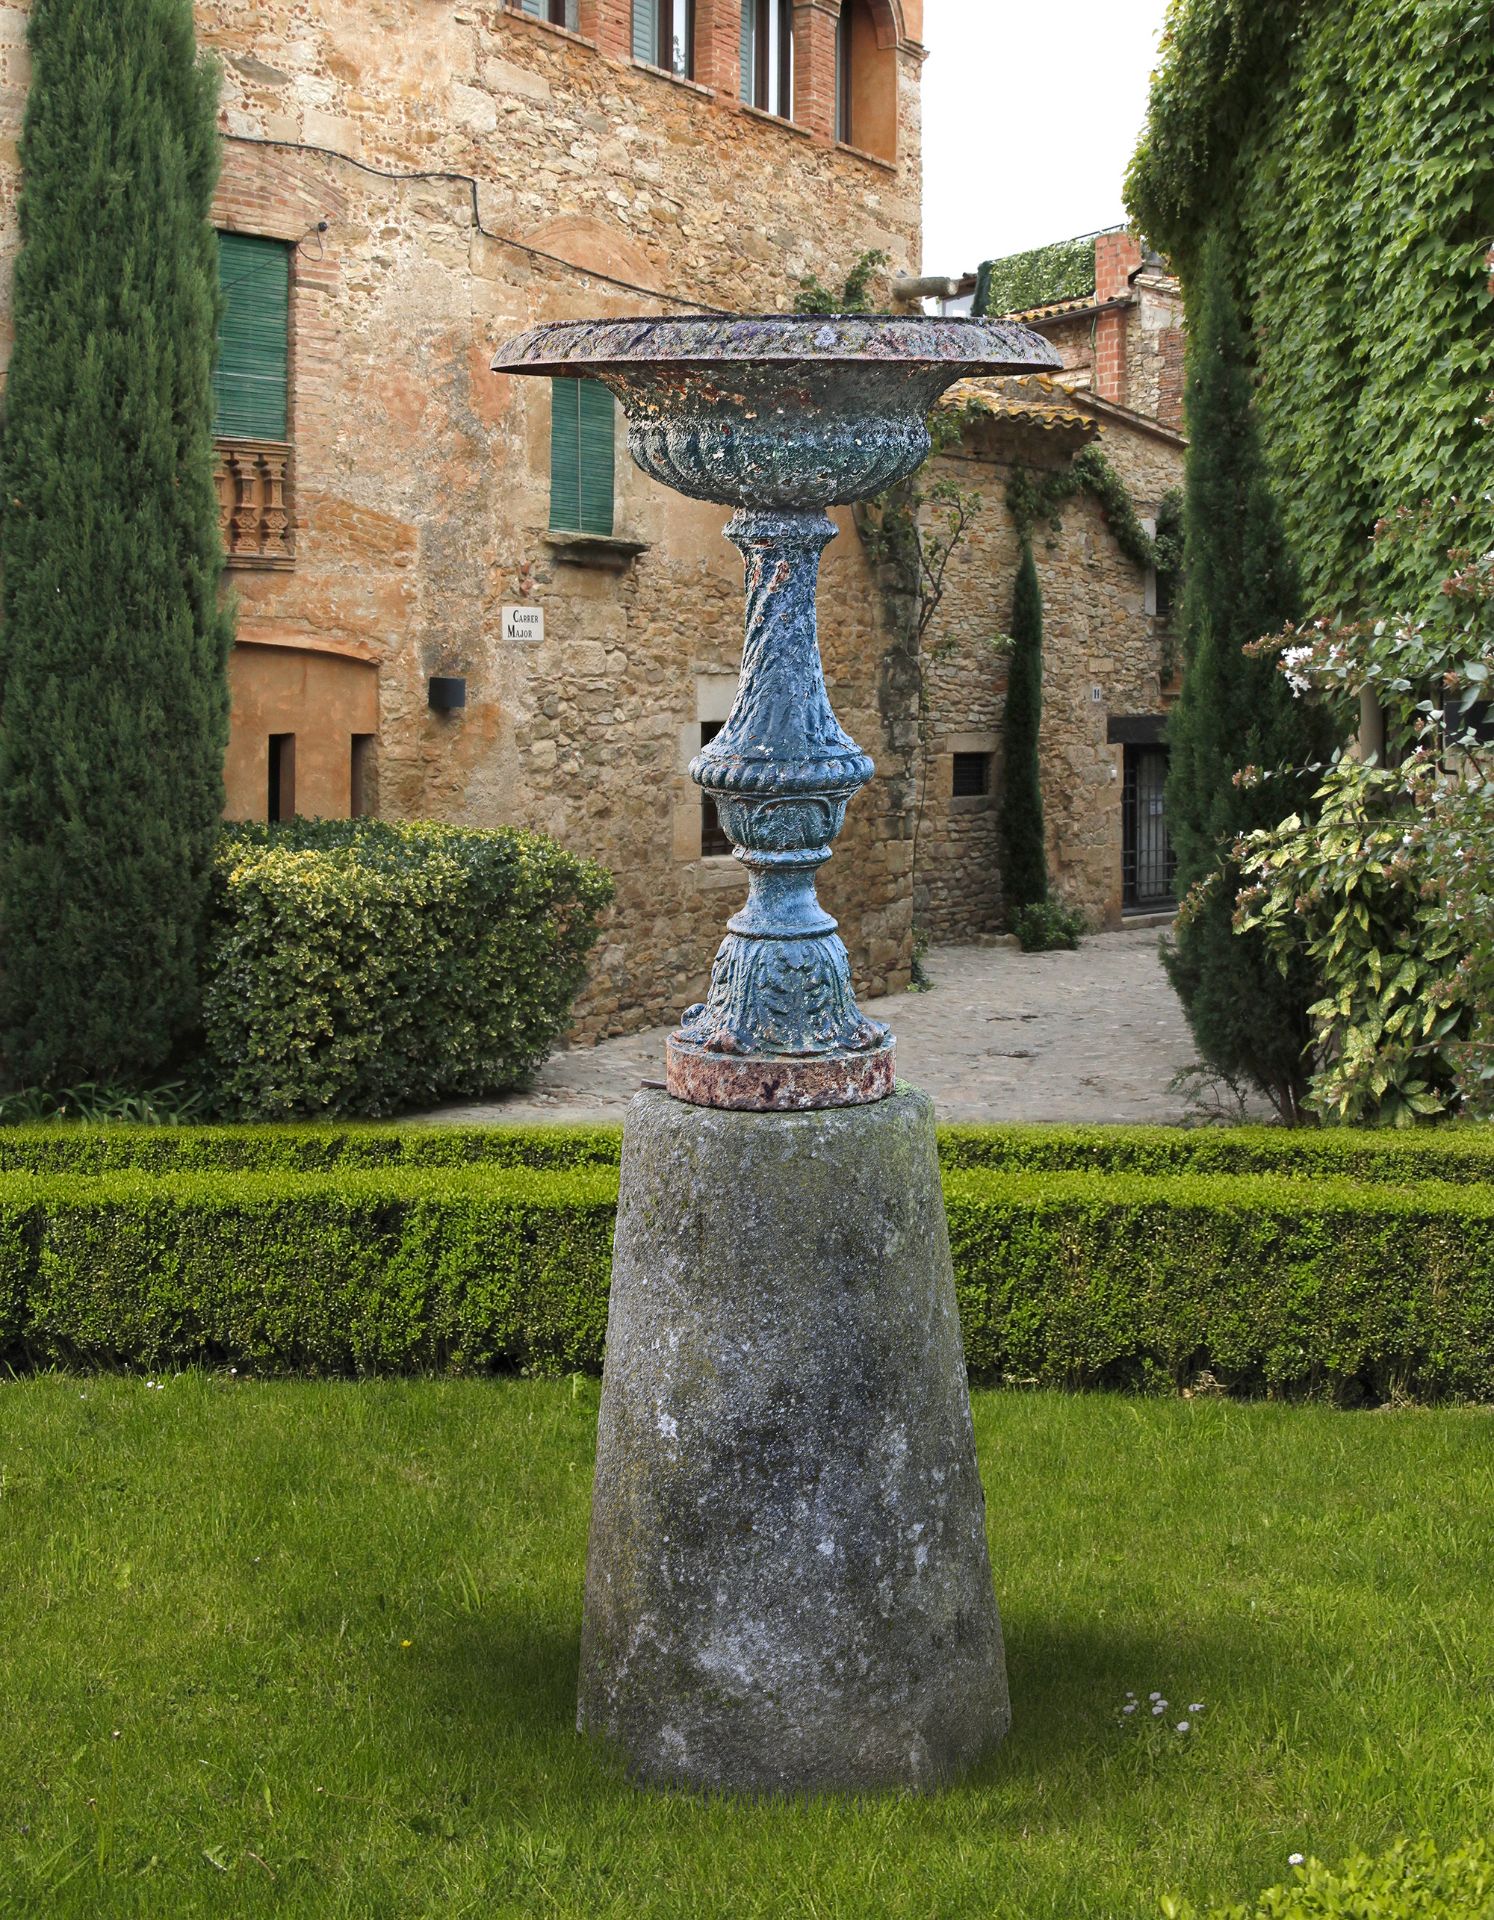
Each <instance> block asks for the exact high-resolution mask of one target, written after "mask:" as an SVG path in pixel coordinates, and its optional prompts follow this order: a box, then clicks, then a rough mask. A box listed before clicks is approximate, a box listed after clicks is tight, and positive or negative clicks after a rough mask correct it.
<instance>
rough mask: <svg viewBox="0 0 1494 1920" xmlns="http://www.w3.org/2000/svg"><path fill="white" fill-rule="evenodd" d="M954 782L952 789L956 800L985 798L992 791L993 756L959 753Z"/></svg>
mask: <svg viewBox="0 0 1494 1920" xmlns="http://www.w3.org/2000/svg"><path fill="white" fill-rule="evenodd" d="M953 758H954V780H953V783H952V785H951V787H950V793H951V796H952V797H953V798H954V799H956V800H971V799H976V798H983V797H984V796H985V795H986V794H988V793H989V792H990V791H991V756H990V754H988V753H957V754H955V755H954V756H953Z"/></svg>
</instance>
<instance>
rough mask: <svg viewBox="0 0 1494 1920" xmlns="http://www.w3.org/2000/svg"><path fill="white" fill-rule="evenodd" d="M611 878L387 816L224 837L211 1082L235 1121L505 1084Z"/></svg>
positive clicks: (506, 844) (211, 949)
mask: <svg viewBox="0 0 1494 1920" xmlns="http://www.w3.org/2000/svg"><path fill="white" fill-rule="evenodd" d="M611 897H612V882H611V878H610V876H609V875H608V874H607V873H606V871H605V870H604V869H603V868H601V867H599V866H597V865H596V864H595V863H594V862H592V861H590V860H584V859H580V858H578V857H577V856H576V855H574V854H570V853H566V852H565V851H564V850H563V849H562V848H560V847H557V846H556V845H555V844H554V843H553V842H552V841H550V840H547V839H545V838H544V837H543V836H542V835H540V834H534V833H522V832H518V831H516V830H513V829H509V828H502V829H498V830H495V831H478V830H476V829H472V828H464V827H450V826H440V825H433V824H427V823H417V824H409V823H403V822H396V821H387V820H295V821H291V822H289V823H287V824H285V825H283V826H273V827H266V826H239V827H233V828H230V829H227V830H226V831H225V833H224V836H223V839H222V842H221V845H220V848H219V854H218V860H217V867H216V872H215V876H214V888H213V901H212V912H211V921H210V927H209V941H208V956H207V970H206V980H205V986H204V995H203V1003H204V1005H203V1012H204V1063H203V1064H204V1072H205V1076H206V1078H207V1081H208V1083H209V1084H210V1085H211V1086H212V1088H213V1091H214V1095H215V1099H216V1100H217V1103H218V1105H219V1106H220V1108H221V1110H222V1111H223V1112H224V1113H225V1114H227V1115H230V1116H233V1117H236V1118H240V1119H246V1120H281V1119H290V1118H293V1117H295V1116H297V1115H305V1114H318V1115H323V1116H326V1117H333V1116H337V1115H344V1114H358V1115H366V1116H377V1115H380V1114H388V1113H395V1112H398V1111H399V1110H400V1109H401V1108H407V1107H413V1106H418V1105H421V1104H429V1103H431V1102H433V1101H438V1100H443V1099H452V1098H476V1097H482V1096H486V1095H489V1094H494V1093H499V1092H501V1091H502V1090H503V1089H504V1088H506V1087H511V1086H514V1085H516V1084H517V1083H518V1082H520V1081H522V1080H523V1079H524V1078H525V1077H526V1075H528V1074H529V1073H530V1072H532V1071H533V1069H534V1068H535V1067H536V1066H537V1065H538V1064H539V1063H540V1061H541V1060H543V1059H544V1058H545V1056H546V1054H547V1053H548V1052H549V1051H550V1048H551V1047H552V1045H553V1044H554V1042H555V1039H556V1037H557V1035H558V1034H559V1033H560V1032H561V1031H562V1030H563V1028H564V1027H565V1025H566V1022H567V1020H568V1018H569V1015H570V1009H571V1002H572V1001H573V999H574V998H575V995H576V992H577V990H578V989H579V987H580V985H581V982H582V979H583V977H584V970H585V960H586V955H587V953H588V952H589V951H590V949H591V947H592V945H593V944H594V942H595V940H596V937H597V921H598V916H599V914H600V913H601V911H602V909H603V908H604V907H605V906H606V905H607V903H608V901H609V900H610V899H611Z"/></svg>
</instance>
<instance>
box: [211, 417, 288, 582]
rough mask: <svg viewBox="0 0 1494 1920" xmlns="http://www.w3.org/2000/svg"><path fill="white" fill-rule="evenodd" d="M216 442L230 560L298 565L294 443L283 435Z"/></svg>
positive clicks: (242, 563)
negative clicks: (292, 466) (291, 445)
mask: <svg viewBox="0 0 1494 1920" xmlns="http://www.w3.org/2000/svg"><path fill="white" fill-rule="evenodd" d="M214 445H215V447H216V449H217V455H218V458H217V464H216V467H215V469H214V478H215V480H216V483H217V488H218V519H219V523H220V525H221V526H222V529H223V551H224V554H225V556H226V557H227V561H228V564H229V566H231V567H291V566H294V565H295V560H296V540H295V518H294V514H293V511H292V496H291V480H292V474H291V448H290V446H289V445H288V444H286V443H285V442H284V441H279V440H228V439H219V440H217V441H215V442H214Z"/></svg>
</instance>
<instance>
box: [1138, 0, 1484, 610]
mask: <svg viewBox="0 0 1494 1920" xmlns="http://www.w3.org/2000/svg"><path fill="white" fill-rule="evenodd" d="M1491 98H1494V25H1491V19H1490V15H1489V11H1488V7H1487V5H1486V4H1485V3H1484V0H1480V3H1479V4H1472V5H1471V4H1470V0H1313V4H1312V5H1311V6H1306V7H1305V6H1303V5H1302V4H1301V0H1172V5H1171V9H1170V13H1169V19H1168V27H1167V32H1166V35H1165V38H1164V42H1163V51H1162V60H1161V64H1160V66H1159V69H1158V72H1157V74H1156V77H1155V79H1154V81H1153V85H1152V97H1151V107H1150V113H1149V118H1148V123H1147V128H1146V132H1145V134H1144V136H1143V140H1142V144H1141V146H1140V148H1139V150H1138V152H1137V154H1136V156H1135V158H1134V160H1133V161H1132V164H1131V169H1130V173H1129V175H1128V179H1127V204H1128V207H1129V209H1130V212H1131V214H1132V216H1133V217H1134V219H1135V220H1136V222H1137V224H1138V225H1139V226H1140V228H1141V229H1142V231H1143V232H1145V234H1146V235H1147V238H1148V239H1149V240H1150V241H1151V242H1152V244H1153V245H1155V246H1158V247H1160V248H1162V249H1164V250H1165V251H1167V252H1168V253H1170V254H1171V256H1172V259H1173V263H1174V265H1175V267H1176V268H1177V269H1178V270H1179V271H1180V272H1181V273H1182V276H1183V280H1184V286H1185V289H1186V287H1187V284H1188V280H1189V270H1190V267H1191V266H1193V265H1194V264H1195V263H1196V262H1197V260H1198V257H1199V252H1200V249H1201V247H1202V245H1203V242H1204V240H1205V239H1206V237H1207V236H1208V235H1209V234H1211V233H1213V232H1218V233H1219V234H1221V235H1222V237H1223V238H1224V240H1225V243H1226V245H1227V247H1228V249H1229V256H1230V258H1231V260H1232V262H1233V266H1234V271H1235V278H1236V288H1237V292H1238V294H1239V296H1240V299H1241V302H1242V307H1243V311H1244V314H1245V317H1246V320H1247V324H1248V326H1249V328H1250V330H1251V333H1252V335H1253V339H1254V351H1255V354H1256V360H1257V372H1258V382H1259V386H1258V391H1259V404H1260V411H1261V419H1262V425H1263V429H1264V432H1265V437H1266V443H1267V448H1268V453H1269V457H1270V460H1271V463H1272V466H1273V469H1274V472H1275V478H1276V482H1277V486H1278V490H1279V493H1280V499H1281V505H1282V508H1283V511H1284V514H1285V518H1286V524H1287V533H1288V537H1289V539H1290V541H1291V544H1292V547H1293V550H1294V553H1295V557H1296V559H1297V562H1298V565H1299V568H1300V570H1301V574H1302V578H1303V584H1304V591H1305V603H1306V605H1307V606H1308V607H1309V608H1311V609H1313V610H1315V611H1326V610H1329V609H1332V608H1334V607H1342V608H1344V609H1346V610H1349V611H1359V610H1361V609H1363V608H1366V607H1385V606H1391V607H1399V608H1414V607H1416V606H1417V605H1418V604H1421V603H1423V602H1424V601H1425V599H1426V596H1427V594H1428V593H1429V592H1435V591H1436V589H1437V585H1438V583H1439V582H1440V579H1441V577H1442V573H1443V572H1445V570H1446V569H1445V567H1443V566H1441V562H1442V559H1443V556H1444V554H1445V551H1446V549H1447V548H1449V547H1451V546H1454V545H1456V544H1458V543H1459V542H1460V541H1461V540H1462V539H1463V538H1465V537H1466V535H1467V529H1468V522H1469V513H1470V507H1469V505H1467V504H1465V505H1464V507H1463V508H1462V509H1460V508H1459V507H1458V506H1457V505H1456V504H1455V502H1457V501H1462V502H1464V503H1480V502H1481V501H1482V496H1484V495H1486V494H1488V493H1489V492H1490V490H1491V489H1494V436H1491V435H1490V434H1489V433H1488V432H1487V431H1485V430H1482V429H1480V427H1479V426H1478V424H1477V421H1478V417H1479V416H1480V415H1481V414H1485V413H1487V412H1488V411H1489V408H1490V404H1491V403H1490V393H1491V389H1494V298H1491V295H1490V291H1489V267H1488V264H1487V255H1488V251H1489V248H1490V245H1491V243H1494V113H1491V111H1490V107H1489V102H1490V100H1491ZM1424 501H1425V502H1427V503H1429V507H1428V511H1427V513H1426V515H1425V518H1424V520H1423V521H1419V522H1414V523H1409V524H1408V531H1407V537H1405V538H1403V539H1400V540H1396V541H1391V542H1385V541H1382V542H1379V543H1377V544H1375V543H1372V537H1371V536H1372V533H1373V530H1374V527H1375V523H1376V521H1377V520H1378V519H1379V518H1380V517H1381V516H1382V515H1383V514H1386V513H1388V512H1392V511H1394V510H1395V509H1397V508H1399V507H1407V508H1412V509H1416V508H1419V507H1420V505H1421V503H1422V502H1424ZM1482 512H1483V515H1484V517H1485V519H1487V515H1488V508H1487V505H1483V506H1482Z"/></svg>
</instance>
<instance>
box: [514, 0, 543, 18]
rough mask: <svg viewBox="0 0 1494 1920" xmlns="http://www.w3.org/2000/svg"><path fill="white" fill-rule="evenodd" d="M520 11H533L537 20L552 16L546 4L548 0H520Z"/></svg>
mask: <svg viewBox="0 0 1494 1920" xmlns="http://www.w3.org/2000/svg"><path fill="white" fill-rule="evenodd" d="M519 11H520V12H521V13H532V14H533V15H534V17H535V19H536V20H548V19H549V17H550V9H549V7H548V6H547V5H546V0H520V7H519Z"/></svg>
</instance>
